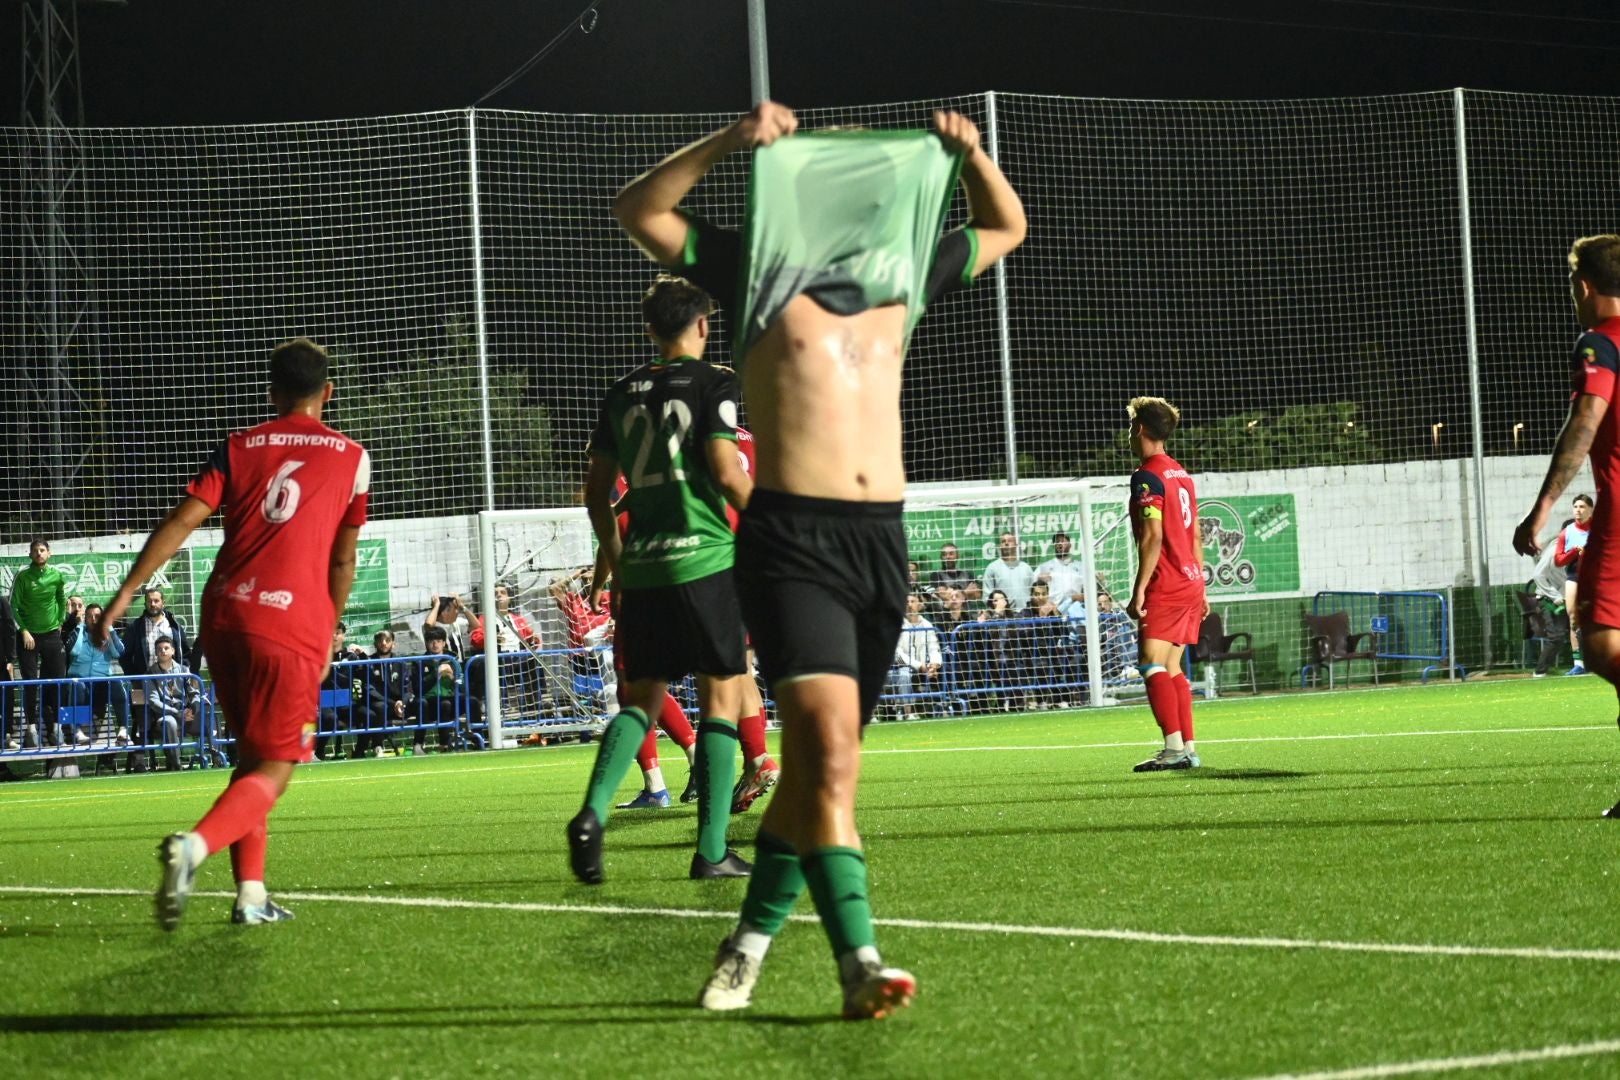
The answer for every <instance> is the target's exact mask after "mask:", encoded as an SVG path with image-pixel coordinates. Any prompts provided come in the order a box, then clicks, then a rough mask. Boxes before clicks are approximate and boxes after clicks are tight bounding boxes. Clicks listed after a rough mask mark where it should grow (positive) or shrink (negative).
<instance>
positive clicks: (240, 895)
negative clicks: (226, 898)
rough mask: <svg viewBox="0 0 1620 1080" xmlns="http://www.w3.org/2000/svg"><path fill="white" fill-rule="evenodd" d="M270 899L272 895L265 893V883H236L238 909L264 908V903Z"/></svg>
mask: <svg viewBox="0 0 1620 1080" xmlns="http://www.w3.org/2000/svg"><path fill="white" fill-rule="evenodd" d="M268 899H270V894H269V893H267V892H265V891H264V882H262V881H238V882H237V883H236V906H237V907H239V908H249V907H264V902H265V901H266V900H268Z"/></svg>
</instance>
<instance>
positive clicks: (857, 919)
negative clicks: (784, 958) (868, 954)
mask: <svg viewBox="0 0 1620 1080" xmlns="http://www.w3.org/2000/svg"><path fill="white" fill-rule="evenodd" d="M800 861H801V863H802V864H803V866H804V880H805V883H806V884H807V885H809V886H810V895H811V897H812V898H813V899H814V900H815V902H816V914H818V915H820V916H821V926H822V929H824V930H826V931H827V941H828V942H829V943H830V944H831V945H832V951H833V956H834V957H836V958H838V959H839V960H840V961H842V959H843V958H844V957H845V956H846V955H848V954H850V953H853V952H854V951H855V950H857V949H862V948H873V947H874V946H875V945H876V942H877V937H876V935H874V934H873V932H872V905H871V903H870V902H869V901H868V900H867V898H866V856H865V855H864V854H862V853H861V851H860V850H859V849H858V848H849V847H824V848H817V849H816V850H815V851H811V852H808V853H807V854H805V855H804V856H803V857H802V858H801V860H800Z"/></svg>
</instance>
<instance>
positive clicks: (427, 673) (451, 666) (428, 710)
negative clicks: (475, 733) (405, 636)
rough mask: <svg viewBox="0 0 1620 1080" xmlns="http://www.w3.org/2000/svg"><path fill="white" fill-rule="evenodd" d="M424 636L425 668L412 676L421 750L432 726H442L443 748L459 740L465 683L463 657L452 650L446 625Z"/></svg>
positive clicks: (425, 748) (446, 748) (417, 739)
mask: <svg viewBox="0 0 1620 1080" xmlns="http://www.w3.org/2000/svg"><path fill="white" fill-rule="evenodd" d="M423 638H424V640H425V641H426V643H427V651H428V655H427V659H425V660H422V661H420V662H419V663H420V665H421V669H420V671H419V672H418V673H417V675H416V677H415V678H414V679H413V680H412V681H413V683H414V686H413V687H412V689H413V690H414V691H415V693H416V700H415V702H414V717H415V720H416V724H417V729H416V747H415V749H416V752H417V753H418V754H425V753H427V729H428V728H432V727H436V728H438V730H439V749H440V750H450V749H452V748H453V747H454V746H455V745H456V743H457V742H458V741H459V740H458V738H457V736H458V735H459V732H458V731H457V726H458V717H457V710H456V696H457V690H458V688H459V687H460V685H461V661H459V660H457V659H456V658H455V656H454V655H452V654H451V652H450V642H449V640H448V635H446V634H445V632H444V628H443V627H439V626H432V627H429V628H428V629H427V630H426V631H424V633H423Z"/></svg>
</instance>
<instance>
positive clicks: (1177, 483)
mask: <svg viewBox="0 0 1620 1080" xmlns="http://www.w3.org/2000/svg"><path fill="white" fill-rule="evenodd" d="M1149 518H1158V519H1159V520H1160V521H1161V522H1163V523H1164V546H1163V548H1161V549H1160V551H1159V565H1158V566H1157V567H1155V568H1154V571H1153V576H1152V577H1151V578H1149V579H1148V596H1149V597H1154V598H1158V599H1160V600H1164V601H1167V602H1169V603H1171V604H1195V603H1201V602H1202V601H1203V599H1204V571H1203V563H1202V561H1201V560H1200V558H1199V554H1200V547H1201V545H1202V541H1201V540H1200V538H1199V536H1198V532H1197V530H1198V495H1197V492H1195V491H1194V490H1193V482H1192V477H1191V476H1188V475H1187V470H1186V469H1183V468H1182V467H1181V466H1180V464H1178V463H1177V462H1176V459H1175V458H1173V457H1171V456H1170V455H1169V454H1155V455H1154V456H1153V457H1150V458H1148V459H1147V460H1146V461H1144V462H1143V463H1142V465H1141V467H1140V468H1138V469H1137V470H1136V471H1135V472H1134V473H1132V474H1131V532H1132V533H1133V534H1134V535H1135V536H1136V537H1137V539H1138V540H1140V539H1141V536H1142V525H1143V522H1145V521H1147V520H1148V519H1149Z"/></svg>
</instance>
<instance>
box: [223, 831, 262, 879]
mask: <svg viewBox="0 0 1620 1080" xmlns="http://www.w3.org/2000/svg"><path fill="white" fill-rule="evenodd" d="M266 835H267V834H266V830H265V827H264V826H263V825H260V826H259V827H258V828H256V829H249V830H248V831H247V833H245V834H244V835H243V837H242V839H240V840H238V841H237V842H236V843H234V844H232V845H231V877H232V878H233V879H234V880H236V881H263V880H264V847H265V836H266Z"/></svg>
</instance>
